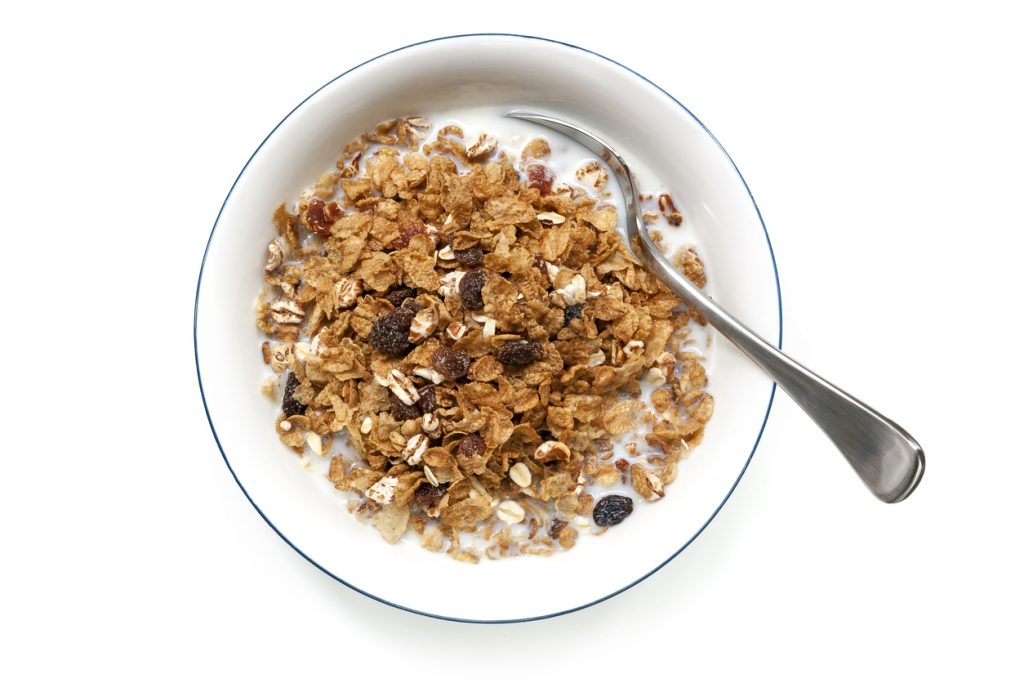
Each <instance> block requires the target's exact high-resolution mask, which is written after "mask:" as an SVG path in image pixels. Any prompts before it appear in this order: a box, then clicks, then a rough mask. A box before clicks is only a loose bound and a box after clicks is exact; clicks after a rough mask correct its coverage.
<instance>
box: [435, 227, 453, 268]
mask: <svg viewBox="0 0 1024 683" xmlns="http://www.w3.org/2000/svg"><path fill="white" fill-rule="evenodd" d="M435 229H436V228H435ZM437 258H438V259H439V260H441V261H454V260H455V252H454V251H453V250H452V247H451V245H450V244H449V245H448V246H446V247H444V248H442V249H439V250H438V251H437Z"/></svg>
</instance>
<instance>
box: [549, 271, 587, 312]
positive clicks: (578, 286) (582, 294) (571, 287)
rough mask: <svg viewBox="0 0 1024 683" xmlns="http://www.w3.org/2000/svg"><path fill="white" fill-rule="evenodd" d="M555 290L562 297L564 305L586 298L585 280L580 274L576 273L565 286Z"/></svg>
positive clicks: (578, 302) (583, 300) (579, 302)
mask: <svg viewBox="0 0 1024 683" xmlns="http://www.w3.org/2000/svg"><path fill="white" fill-rule="evenodd" d="M555 292H556V293H557V294H558V295H559V296H560V297H562V301H563V302H564V303H565V305H566V306H572V305H573V304H582V303H583V302H585V301H586V300H587V281H586V280H584V279H583V276H582V275H580V274H579V273H576V274H575V275H573V276H572V279H571V280H569V283H568V284H567V285H566V286H565V287H562V288H561V289H556V290H555Z"/></svg>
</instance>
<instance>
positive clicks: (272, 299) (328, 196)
mask: <svg viewBox="0 0 1024 683" xmlns="http://www.w3.org/2000/svg"><path fill="white" fill-rule="evenodd" d="M430 130H431V126H430V123H429V122H428V121H426V120H425V119H423V118H422V117H415V116H411V117H405V118H396V119H392V120H389V121H385V122H382V123H381V124H380V125H378V126H376V127H375V128H374V129H373V130H372V131H369V132H367V133H365V134H364V135H361V136H359V137H358V138H357V139H356V140H354V141H353V142H352V143H350V144H349V145H348V146H347V147H346V148H345V150H344V151H343V153H342V154H341V155H340V156H339V158H338V161H337V169H336V170H331V171H328V172H327V173H325V174H323V175H322V176H320V177H319V178H318V179H317V180H316V182H315V184H314V185H313V186H312V187H311V188H310V189H309V190H307V191H306V192H305V193H304V194H303V195H302V196H301V197H300V198H299V199H298V202H297V208H296V211H297V214H292V213H290V212H289V211H288V210H287V209H286V208H285V205H284V204H280V205H279V206H278V207H277V208H276V209H275V211H274V213H273V223H274V225H275V228H276V235H275V238H274V240H273V241H271V242H270V244H269V245H268V248H267V253H266V262H265V263H264V264H263V268H264V273H265V275H264V280H265V283H266V286H267V292H268V293H267V295H266V296H262V297H261V299H260V301H261V303H259V304H258V305H257V307H256V314H257V325H258V327H259V329H260V330H262V331H263V332H264V333H266V335H267V336H268V337H269V339H268V340H267V341H266V342H265V343H263V344H262V345H261V348H260V354H261V357H262V359H263V362H264V363H266V364H267V365H269V367H270V369H271V370H273V371H274V373H276V374H275V376H274V377H270V378H268V380H267V381H266V382H265V383H264V385H263V387H262V390H263V391H264V393H265V394H267V395H268V396H269V397H272V398H274V400H279V399H278V396H277V395H278V388H279V387H280V385H281V378H283V377H285V376H286V375H287V373H292V375H293V376H294V382H293V390H292V393H291V399H292V400H293V401H295V402H297V403H298V405H299V406H300V407H301V408H302V412H300V413H298V414H292V415H290V416H289V417H285V416H284V415H280V416H279V417H278V419H277V422H276V431H277V433H278V436H279V438H280V439H281V441H282V442H283V443H285V444H286V445H287V446H289V447H290V448H292V449H293V450H294V451H295V452H296V453H298V454H300V455H301V454H302V453H303V452H304V451H305V450H306V449H309V450H310V451H312V453H314V454H318V455H322V456H324V457H328V456H329V454H330V452H331V449H332V447H333V445H334V443H335V439H338V440H340V441H342V442H347V443H350V444H351V447H352V453H351V455H346V456H343V455H335V456H334V457H332V458H331V460H330V466H329V470H328V475H327V476H328V479H329V480H330V481H331V482H332V484H333V485H334V486H335V487H336V488H337V489H339V490H341V491H347V492H351V493H352V494H355V495H357V496H359V497H360V499H359V500H358V501H354V502H353V504H352V506H351V509H352V511H353V512H354V514H356V515H358V516H360V517H362V518H364V519H367V520H369V521H370V523H371V524H373V526H374V527H376V528H377V529H378V530H379V531H380V533H381V535H382V537H384V539H385V540H386V541H388V542H389V543H395V542H397V541H398V540H399V539H400V538H401V537H402V535H403V534H404V533H405V532H406V530H407V529H409V528H410V527H411V528H412V529H413V531H414V532H415V533H416V534H418V535H419V536H420V538H421V540H420V542H421V544H422V545H423V547H425V548H427V549H428V550H431V551H434V552H440V551H444V550H447V553H448V554H449V556H451V557H452V558H454V559H457V560H460V561H464V562H471V563H476V562H479V560H480V558H481V557H482V556H483V557H487V558H489V559H495V558H498V557H509V556H514V555H518V554H534V555H546V554H550V553H551V552H553V551H554V550H556V549H559V548H570V547H572V546H573V545H575V543H576V542H578V538H579V534H580V533H581V532H583V533H590V530H591V526H590V522H589V519H588V517H587V516H588V515H589V514H590V513H591V511H592V510H593V507H594V501H595V495H594V493H595V490H594V489H592V488H591V487H595V486H596V487H600V486H612V485H618V484H620V482H621V483H625V481H626V472H627V470H628V473H629V475H630V478H631V481H632V486H633V488H634V490H635V491H636V492H637V494H638V495H639V496H641V497H642V498H645V499H648V500H656V499H657V498H658V497H660V496H661V495H664V491H665V487H666V486H667V485H668V484H670V483H671V482H672V481H673V480H674V479H675V478H676V476H677V466H678V462H679V461H680V459H681V458H683V457H685V456H686V455H687V454H688V453H689V451H690V449H692V448H693V447H695V446H696V445H697V444H699V443H700V441H701V439H702V438H703V434H704V425H705V424H706V423H707V421H708V420H709V419H710V417H711V415H712V413H713V410H714V399H713V398H712V397H711V395H710V394H708V393H707V392H706V385H707V377H706V374H705V372H704V368H703V366H702V364H701V363H702V357H700V356H698V355H697V354H694V353H678V348H679V346H680V342H681V340H682V335H680V334H678V333H677V330H678V329H679V328H680V327H682V326H685V325H686V324H687V322H688V321H690V320H691V319H692V320H694V321H696V322H697V323H702V320H701V319H700V317H699V316H697V315H696V313H695V312H694V311H692V310H691V311H686V309H685V307H680V304H681V302H680V300H679V299H678V298H676V297H675V296H674V295H672V294H671V293H670V292H669V291H668V290H667V289H666V288H665V287H663V286H662V285H661V284H660V282H658V280H657V279H655V278H654V277H653V276H651V275H650V274H649V273H647V272H646V271H645V270H644V269H643V268H642V266H641V265H640V264H639V263H638V262H637V261H636V260H635V259H634V257H633V256H632V255H631V254H630V253H629V251H628V250H627V249H626V248H625V246H624V245H623V244H622V241H621V239H620V238H619V236H618V233H617V232H616V227H617V224H618V222H619V216H618V215H617V212H616V210H615V208H614V206H611V205H609V204H603V203H601V199H600V198H599V197H596V196H594V194H592V193H590V192H588V191H587V190H588V189H589V190H590V191H592V192H600V191H601V190H602V189H603V188H605V187H606V185H607V180H608V178H607V172H606V171H605V169H604V167H603V166H602V165H601V164H600V163H598V162H596V161H591V162H588V163H584V164H583V165H581V166H580V168H579V169H578V171H577V177H576V179H575V180H577V181H578V182H579V183H580V184H582V185H583V188H580V187H578V186H570V185H569V184H565V183H563V182H560V181H559V180H558V179H556V178H555V177H554V175H553V173H552V171H551V169H550V168H549V167H548V166H546V165H545V164H544V163H543V162H539V163H537V162H536V160H539V159H543V158H545V157H547V156H549V155H550V153H551V147H550V145H549V144H548V142H547V141H546V140H544V139H543V138H535V139H533V140H531V141H529V142H528V143H527V144H526V145H525V146H524V147H523V149H522V153H521V154H520V155H519V156H518V157H513V158H509V155H507V154H505V153H503V152H500V151H499V149H498V145H499V142H498V141H497V140H496V139H495V138H494V137H492V136H490V135H487V134H482V135H479V136H476V137H472V138H467V136H466V135H465V133H464V132H463V131H462V130H461V129H459V128H458V127H456V126H443V127H441V129H440V130H438V131H437V132H436V134H435V135H434V137H433V139H432V140H430V141H428V142H427V143H426V144H424V141H425V139H426V137H425V136H426V135H427V134H428V132H429V131H430ZM659 209H660V210H661V212H662V213H663V214H664V215H665V217H666V219H667V220H668V222H669V223H670V224H672V225H678V224H679V223H680V222H681V220H682V215H681V214H680V213H679V211H678V209H676V207H675V205H674V204H673V203H672V200H671V197H669V196H668V195H662V197H659ZM647 218H648V219H650V216H648V217H647ZM311 231H312V232H313V233H315V234H312V233H311ZM674 262H675V264H676V265H677V267H679V269H680V270H681V271H682V272H683V273H684V275H686V277H688V278H690V279H691V280H692V281H693V282H694V283H696V284H697V285H698V286H700V287H703V286H705V285H706V282H707V276H706V273H705V269H704V263H703V261H702V260H701V259H700V257H699V256H698V255H697V253H696V251H694V250H692V249H690V250H684V251H682V252H680V253H679V254H677V255H676V256H675V259H674ZM468 272H474V273H476V274H475V275H473V276H472V277H473V279H474V281H475V282H476V284H478V285H480V287H479V288H478V289H479V291H478V292H477V290H476V289H474V290H473V292H467V294H478V297H471V298H472V303H471V304H469V305H472V307H473V310H467V301H466V300H465V298H464V297H465V296H466V295H467V294H463V293H462V292H461V291H460V284H461V283H462V278H463V277H464V276H465V275H466V273H468ZM477 299H479V300H477ZM396 307H402V308H405V309H407V311H408V315H409V319H410V320H411V323H410V325H409V329H408V336H407V341H408V343H409V345H408V347H407V348H406V349H404V350H403V351H401V353H398V354H397V355H393V356H385V355H383V353H382V352H381V351H379V350H378V349H377V348H376V347H374V346H373V344H372V343H371V342H370V334H371V330H373V328H374V324H375V323H376V322H377V321H378V320H380V319H381V318H383V317H384V316H387V315H388V314H389V313H391V312H392V311H394V310H395V308H396ZM680 311H682V312H680ZM396 315H406V313H401V314H396ZM702 324H703V323H702ZM404 333H405V332H404V330H403V334H404ZM510 343H511V344H512V347H517V345H518V346H523V348H527V347H528V348H529V349H531V350H532V352H531V355H530V359H529V362H526V363H520V362H517V360H518V356H516V355H515V354H510V353H508V352H503V351H502V349H505V348H511V347H508V345H509V344H510ZM524 345H525V346H524ZM442 347H444V348H446V349H448V350H447V351H444V352H442V355H445V354H447V355H451V356H452V357H458V358H460V359H464V360H465V369H464V370H463V371H461V372H459V373H452V374H451V376H450V377H449V376H446V375H445V374H442V373H441V372H439V371H438V370H437V369H436V368H435V367H434V365H433V359H434V355H435V352H437V351H438V350H439V349H441V348H442ZM534 352H535V353H534ZM503 353H504V356H503ZM403 354H404V355H403ZM502 357H505V358H506V360H507V361H508V362H506V363H502V362H501V361H500V360H499V358H502ZM460 367H461V365H460ZM642 380H646V382H647V384H646V385H642ZM652 385H653V386H654V391H653V392H652V394H651V397H650V403H651V406H650V407H648V406H646V405H645V404H644V403H643V402H642V401H641V400H639V399H640V397H641V391H642V389H643V387H644V386H647V387H651V386H652ZM290 412H291V411H290ZM633 432H636V433H637V436H636V437H633V438H635V439H636V440H635V441H632V442H631V443H630V444H629V445H628V446H627V452H628V453H629V454H630V456H631V459H634V460H643V461H645V462H644V464H641V462H639V461H634V462H632V463H628V462H627V461H626V460H621V461H617V460H616V457H617V456H616V455H615V451H614V441H616V440H617V438H618V437H619V436H620V435H625V434H629V433H633ZM644 432H647V433H644ZM342 433H345V436H342V435H341V434H342ZM640 435H642V436H643V440H642V441H641V440H640V439H639V436H640ZM638 442H639V443H641V444H646V445H647V446H649V447H652V448H654V449H655V450H654V451H653V452H650V453H648V454H646V455H642V456H641V455H638V452H639V450H640V446H638ZM302 460H303V461H304V462H306V463H307V464H310V463H311V462H312V461H311V460H309V459H308V458H307V457H306V456H302ZM617 462H618V463H619V464H620V465H621V467H619V466H617V465H616V463H617ZM597 493H598V496H599V495H600V494H599V492H597ZM554 522H557V524H558V526H557V527H555V526H552V524H553V523H554ZM545 530H548V531H547V532H546V531H545ZM462 532H475V534H476V537H477V538H478V539H481V540H484V541H486V549H485V550H484V551H483V552H482V553H481V552H478V551H477V550H476V549H474V548H472V547H469V546H463V545H462V540H463V539H462V538H461V537H460V534H461V533H462ZM549 533H550V536H549V535H548V534H549ZM515 534H519V535H515Z"/></svg>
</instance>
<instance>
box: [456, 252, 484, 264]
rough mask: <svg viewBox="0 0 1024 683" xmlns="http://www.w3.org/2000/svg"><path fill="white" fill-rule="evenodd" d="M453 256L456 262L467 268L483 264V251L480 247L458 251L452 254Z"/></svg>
mask: <svg viewBox="0 0 1024 683" xmlns="http://www.w3.org/2000/svg"><path fill="white" fill-rule="evenodd" d="M453 255H454V257H455V260H456V261H458V262H459V263H461V264H462V265H464V266H466V267H467V268H476V267H477V266H479V265H480V264H481V263H483V262H484V250H483V249H481V248H480V247H470V248H469V249H459V250H458V251H455V252H453Z"/></svg>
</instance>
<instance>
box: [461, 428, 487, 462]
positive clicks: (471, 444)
mask: <svg viewBox="0 0 1024 683" xmlns="http://www.w3.org/2000/svg"><path fill="white" fill-rule="evenodd" d="M485 450H487V444H485V443H484V440H483V437H481V436H480V435H479V434H467V435H466V436H465V437H464V438H463V439H462V441H460V442H459V456H460V457H461V458H465V459H467V460H468V459H471V458H475V457H476V456H478V455H480V454H481V453H483V452H484V451H485Z"/></svg>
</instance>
